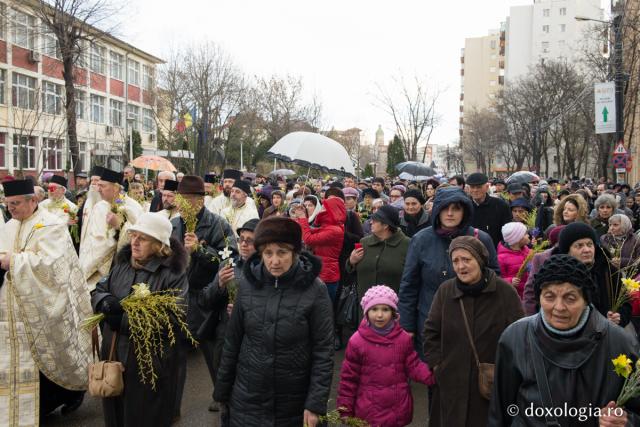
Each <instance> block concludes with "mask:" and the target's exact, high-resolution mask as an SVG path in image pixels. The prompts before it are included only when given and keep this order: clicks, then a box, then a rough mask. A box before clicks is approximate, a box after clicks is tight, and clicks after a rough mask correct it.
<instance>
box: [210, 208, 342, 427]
mask: <svg viewBox="0 0 640 427" xmlns="http://www.w3.org/2000/svg"><path fill="white" fill-rule="evenodd" d="M254 245H255V247H256V249H257V250H258V252H257V253H256V254H254V255H253V256H251V257H250V258H249V259H248V260H247V262H246V263H245V265H244V267H243V273H244V275H243V277H241V278H240V280H239V292H238V295H237V297H236V302H235V304H234V307H233V312H232V313H231V318H230V320H229V323H228V325H227V333H226V337H225V343H224V348H223V351H222V360H221V363H220V368H219V370H218V377H217V379H216V387H215V390H214V399H215V400H216V401H218V402H221V403H222V404H223V405H222V408H221V410H222V417H223V419H224V418H225V417H228V420H229V423H230V425H232V426H242V427H252V426H278V427H281V426H285V427H286V426H292V427H300V426H301V425H303V423H304V424H306V425H307V426H309V427H315V426H316V425H318V417H319V416H320V415H323V414H325V413H326V410H327V400H328V399H329V391H330V388H331V379H332V369H333V337H334V336H333V318H332V310H331V301H330V299H329V295H328V293H327V289H326V286H325V285H324V283H322V281H321V280H320V279H318V274H319V273H320V268H321V263H320V260H319V259H318V258H316V257H314V256H313V255H310V254H307V253H305V252H303V253H301V252H300V251H301V247H302V230H301V229H300V226H299V225H298V224H297V223H296V222H295V221H293V220H291V219H289V218H285V217H277V216H274V217H269V218H267V219H263V220H262V221H260V223H259V224H258V227H257V228H256V230H255V238H254ZM227 411H228V412H227Z"/></svg>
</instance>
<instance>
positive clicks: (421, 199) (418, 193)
mask: <svg viewBox="0 0 640 427" xmlns="http://www.w3.org/2000/svg"><path fill="white" fill-rule="evenodd" d="M403 197H404V198H405V199H407V198H408V197H413V198H414V199H416V200H418V202H420V204H421V205H424V204H425V203H426V202H427V201H426V200H425V198H424V195H423V194H422V191H420V190H416V189H415V188H414V189H411V190H407V191H405V193H404V196H403Z"/></svg>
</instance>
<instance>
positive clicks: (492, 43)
mask: <svg viewBox="0 0 640 427" xmlns="http://www.w3.org/2000/svg"><path fill="white" fill-rule="evenodd" d="M496 46H497V43H496V41H495V40H491V49H495V48H496Z"/></svg>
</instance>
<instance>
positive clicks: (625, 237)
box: [600, 196, 640, 269]
mask: <svg viewBox="0 0 640 427" xmlns="http://www.w3.org/2000/svg"><path fill="white" fill-rule="evenodd" d="M601 197H602V196H601ZM600 242H601V243H602V248H603V249H604V250H605V251H607V252H608V253H609V259H610V261H609V262H611V265H612V266H613V267H615V268H616V269H623V268H626V267H628V266H630V265H631V264H633V263H634V262H635V261H637V260H638V258H639V257H640V238H638V236H637V235H636V234H634V232H633V227H632V226H631V220H630V219H629V217H628V216H626V215H624V214H615V215H611V217H609V230H608V232H607V233H606V234H605V235H603V236H602V237H600Z"/></svg>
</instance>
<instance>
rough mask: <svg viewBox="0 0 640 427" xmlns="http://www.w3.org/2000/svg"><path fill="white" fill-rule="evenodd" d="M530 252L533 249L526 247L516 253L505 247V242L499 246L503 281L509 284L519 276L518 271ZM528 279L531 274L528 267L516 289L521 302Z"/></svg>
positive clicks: (499, 262)
mask: <svg viewBox="0 0 640 427" xmlns="http://www.w3.org/2000/svg"><path fill="white" fill-rule="evenodd" d="M530 251H531V249H529V247H528V246H524V247H523V248H521V249H520V250H518V251H514V250H513V249H511V248H509V247H507V246H505V245H504V243H503V242H500V243H499V244H498V264H500V275H501V276H502V280H505V281H507V282H509V283H511V282H512V281H513V279H514V278H515V277H516V274H518V270H520V266H521V265H522V263H523V262H524V260H525V259H526V258H527V256H528V255H529V252H530ZM528 278H529V272H528V267H527V269H526V270H525V272H524V274H523V275H522V277H521V278H520V284H519V285H518V286H516V287H515V288H516V291H518V296H519V297H520V300H522V298H523V292H524V284H525V283H527V279H528Z"/></svg>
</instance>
